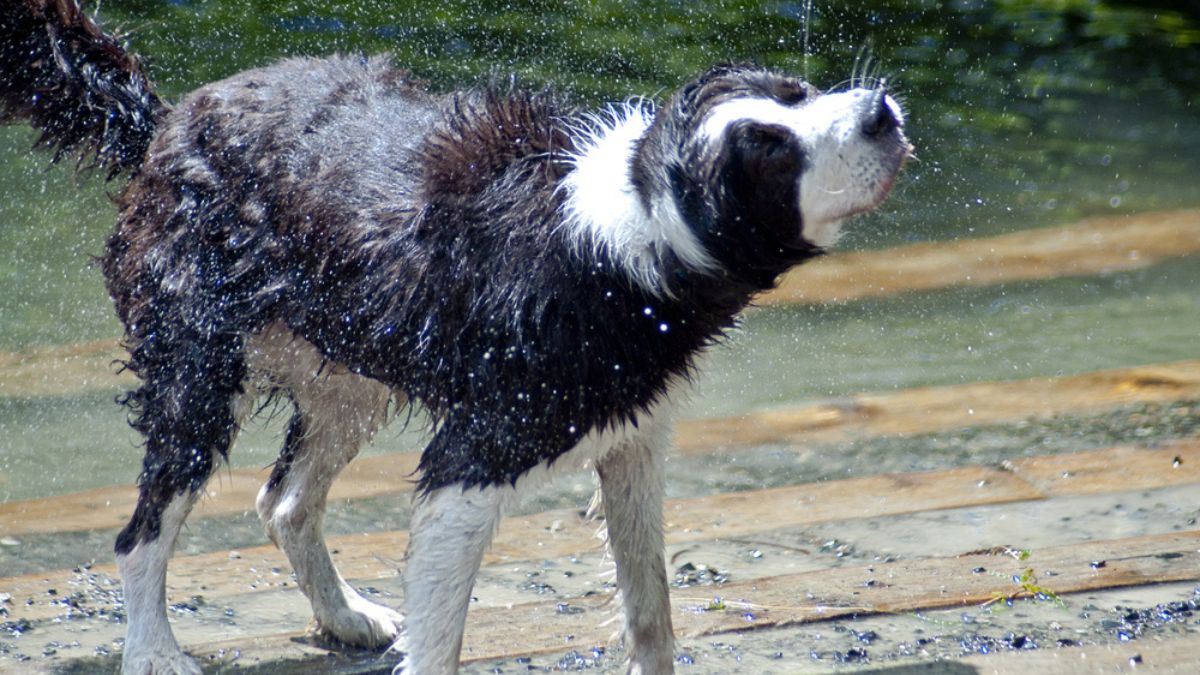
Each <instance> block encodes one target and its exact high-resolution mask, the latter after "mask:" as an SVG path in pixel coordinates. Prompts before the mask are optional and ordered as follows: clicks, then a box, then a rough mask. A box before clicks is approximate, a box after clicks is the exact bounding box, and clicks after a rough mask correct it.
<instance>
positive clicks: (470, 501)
mask: <svg viewBox="0 0 1200 675" xmlns="http://www.w3.org/2000/svg"><path fill="white" fill-rule="evenodd" d="M511 494H512V490H511V489H509V488H507V487H487V488H463V486H462V485H449V486H447V487H443V488H439V489H437V490H433V491H431V492H428V493H426V494H422V495H419V496H418V497H417V498H416V508H415V510H414V512H413V519H412V527H411V532H410V534H409V541H408V555H407V556H406V557H405V566H404V607H405V618H406V626H405V633H406V635H405V637H404V638H403V640H402V641H401V642H398V643H397V644H396V650H397V651H402V652H405V658H404V661H403V662H402V663H401V664H400V665H399V666H397V668H396V671H395V672H397V673H406V674H410V675H450V674H451V673H454V672H456V670H457V668H458V657H459V651H460V650H461V649H462V640H463V629H464V625H465V622H466V618H467V606H468V604H469V603H470V600H471V589H472V587H473V586H474V585H475V575H476V574H477V573H478V572H479V565H480V563H482V562H483V553H484V551H485V550H487V547H488V546H489V545H490V544H491V541H492V536H493V535H494V534H495V532H496V527H497V525H498V523H499V521H500V516H501V513H502V510H503V504H504V502H505V499H506V498H507V497H510V496H511Z"/></svg>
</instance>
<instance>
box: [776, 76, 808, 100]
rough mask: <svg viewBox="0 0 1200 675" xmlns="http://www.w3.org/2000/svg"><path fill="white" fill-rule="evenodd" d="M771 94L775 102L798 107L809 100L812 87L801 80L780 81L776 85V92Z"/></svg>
mask: <svg viewBox="0 0 1200 675" xmlns="http://www.w3.org/2000/svg"><path fill="white" fill-rule="evenodd" d="M771 93H772V95H773V96H774V98H775V100H777V101H779V102H780V103H782V104H784V105H796V104H797V103H802V102H804V100H805V99H806V98H808V96H809V94H810V93H812V87H811V86H809V85H808V84H807V83H805V82H801V81H800V80H779V81H778V82H777V83H776V85H775V91H773V92H771Z"/></svg>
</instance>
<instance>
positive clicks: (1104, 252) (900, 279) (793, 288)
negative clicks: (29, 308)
mask: <svg viewBox="0 0 1200 675" xmlns="http://www.w3.org/2000/svg"><path fill="white" fill-rule="evenodd" d="M1196 253H1200V210H1182V211H1166V212H1158V213H1145V214H1134V215H1124V216H1116V217H1111V218H1092V219H1088V220H1084V221H1082V222H1079V223H1075V224H1071V225H1065V226H1061V227H1051V228H1039V229H1033V230H1023V231H1020V232H1013V233H1010V234H1004V235H999V236H996V237H987V238H979V239H965V240H961V241H949V242H946V241H939V242H929V243H923V244H912V245H908V246H901V247H897V248H892V249H886V250H881V251H857V252H848V253H834V254H832V255H829V256H826V257H824V258H821V259H819V260H816V261H813V262H810V263H808V264H807V265H803V266H801V267H798V268H796V269H795V270H793V271H792V272H791V273H790V274H788V275H787V276H786V277H784V279H783V280H782V282H781V284H780V286H779V288H778V289H776V290H774V291H772V292H769V293H766V294H764V295H763V296H761V297H760V298H759V299H758V301H757V302H758V304H762V305H781V304H795V303H827V302H846V301H849V300H855V299H860V298H867V297H878V296H885V295H892V294H896V293H903V292H907V291H915V290H932V289H937V288H946V287H950V286H964V285H971V286H980V285H987V284H995V283H1001V282H1006V281H1020V280H1032V279H1051V278H1056V277H1062V276H1071V275H1084V274H1098V273H1103V272H1111V271H1116V270H1126V269H1135V268H1138V267H1144V266H1146V265H1152V264H1154V263H1156V262H1159V261H1161V260H1164V259H1168V258H1174V257H1179V256H1185V255H1194V254H1196ZM123 358H125V353H124V351H123V350H122V349H121V348H120V347H119V346H118V345H117V342H116V341H115V340H104V341H97V342H90V343H86V344H79V345H63V346H53V347H42V348H37V349H33V350H27V351H23V352H8V353H4V352H0V397H26V396H61V395H68V394H78V393H81V392H85V391H105V390H112V389H116V388H119V387H126V386H129V385H130V384H131V383H132V381H133V380H132V377H131V376H130V375H129V374H128V373H125V374H121V375H118V374H117V373H116V371H115V369H114V368H113V363H114V361H116V360H119V359H123Z"/></svg>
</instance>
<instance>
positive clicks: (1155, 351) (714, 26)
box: [0, 0, 1200, 501]
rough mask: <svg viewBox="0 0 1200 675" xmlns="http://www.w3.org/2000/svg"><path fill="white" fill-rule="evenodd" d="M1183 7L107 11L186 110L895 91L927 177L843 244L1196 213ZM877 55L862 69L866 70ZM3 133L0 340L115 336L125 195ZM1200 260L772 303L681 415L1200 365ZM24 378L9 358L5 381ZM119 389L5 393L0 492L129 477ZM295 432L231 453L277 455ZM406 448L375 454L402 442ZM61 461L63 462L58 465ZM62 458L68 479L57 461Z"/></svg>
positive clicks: (132, 460) (146, 7)
mask: <svg viewBox="0 0 1200 675" xmlns="http://www.w3.org/2000/svg"><path fill="white" fill-rule="evenodd" d="M1188 7H1190V5H1189V4H1188V3H1180V2H1176V3H1171V2H1151V3H1137V2H1123V3H1114V2H1083V1H1082V0H1081V1H1079V2H1033V1H1017V0H1006V1H997V2H970V1H965V0H960V1H957V2H951V3H945V2H921V1H918V0H906V1H898V0H890V1H886V2H862V3H851V2H817V3H814V5H813V12H812V22H811V25H810V26H809V28H810V30H809V32H808V35H807V42H808V44H809V48H810V53H809V54H807V55H806V53H805V51H804V48H803V46H804V44H805V39H806V38H805V35H806V33H805V26H804V24H803V16H804V3H802V2H762V3H752V2H677V1H667V0H659V1H656V2H649V3H618V2H596V3H586V4H585V3H579V4H578V5H576V4H564V3H539V2H487V1H483V2H481V1H479V0H475V1H473V2H443V3H397V2H381V1H380V2H376V1H371V2H351V3H332V2H298V1H297V2H288V3H277V2H265V1H260V0H256V1H254V2H244V1H243V2H235V1H228V0H226V1H221V2H217V1H204V0H175V1H171V2H155V1H151V0H107V1H106V2H105V3H104V4H103V9H102V19H103V20H104V21H105V22H106V24H107V25H109V26H121V27H123V28H124V29H125V32H126V33H128V34H129V35H130V36H131V37H130V40H131V42H132V44H133V46H134V49H135V50H136V51H138V52H139V53H142V54H145V55H146V56H147V57H148V59H149V62H150V71H151V72H152V73H153V76H154V78H155V80H156V81H157V83H158V85H159V87H160V89H161V90H162V91H163V92H165V94H166V96H167V98H168V99H173V98H175V97H177V96H178V95H179V94H180V93H181V92H184V91H187V90H189V89H190V88H192V87H194V86H196V85H198V84H200V83H203V82H206V81H209V80H212V79H215V78H218V77H222V76H225V75H228V74H230V73H233V72H236V71H237V70H240V69H243V68H247V67H251V66H255V65H260V64H263V63H266V62H269V61H270V60H271V59H273V58H276V57H278V56H281V55H295V54H312V55H319V54H326V53H330V52H335V51H337V52H347V51H350V52H353V51H365V52H376V51H384V50H390V51H392V52H394V53H395V54H396V58H397V60H398V61H399V62H401V63H405V64H408V65H409V66H410V67H411V68H412V69H413V70H414V72H415V73H416V74H417V75H419V76H420V77H422V78H424V79H427V80H429V81H430V82H431V83H432V85H433V86H435V87H449V86H452V85H474V84H478V83H481V82H484V81H486V80H487V79H489V78H494V77H506V76H507V74H508V73H517V74H518V75H519V76H520V77H521V78H523V79H524V80H525V81H527V82H529V83H532V84H534V85H536V86H541V85H542V84H551V85H553V86H556V87H558V88H561V89H565V90H566V91H568V92H569V93H570V95H572V96H573V97H575V98H576V99H577V100H579V101H580V102H581V103H582V104H584V105H587V106H594V105H598V104H599V103H601V102H604V101H613V100H618V101H619V100H622V99H625V98H628V97H630V96H642V95H644V96H651V97H655V96H660V95H662V94H663V92H666V91H668V90H670V89H671V88H672V87H673V86H676V85H677V84H678V83H680V82H681V81H682V80H684V79H686V78H688V77H689V76H691V75H694V74H695V73H697V72H698V71H700V70H701V69H703V68H704V67H706V66H707V65H710V64H712V63H714V62H718V61H741V60H754V61H757V62H759V63H763V64H766V65H769V66H772V67H776V68H779V69H783V70H788V71H792V72H797V73H807V74H808V77H809V78H810V79H811V80H812V81H813V82H814V83H815V84H817V85H818V86H820V87H829V86H833V85H836V84H838V83H840V82H843V81H844V80H846V79H847V78H848V77H849V76H850V75H851V72H852V70H853V69H854V67H855V63H856V62H858V63H859V64H860V67H859V72H861V71H863V70H867V71H868V72H869V73H870V74H872V75H878V76H883V77H887V78H888V80H889V82H890V83H891V85H890V86H891V87H892V88H893V89H894V90H895V91H897V92H898V93H899V95H900V96H901V98H902V100H903V101H904V103H905V106H906V108H907V109H908V113H909V131H910V135H911V137H912V138H913V141H914V143H915V144H916V146H917V154H918V157H919V161H916V162H913V163H911V164H910V165H909V168H908V169H907V170H906V174H905V176H904V177H903V178H902V180H901V182H900V183H899V184H898V186H897V188H896V190H895V193H894V195H893V197H892V198H891V199H890V200H889V202H888V203H887V204H886V205H885V206H884V208H883V209H882V210H881V211H880V212H878V213H876V214H872V215H871V216H868V217H865V218H862V219H860V220H859V221H857V222H856V223H854V224H853V225H852V226H851V227H850V234H849V236H848V237H847V240H846V241H845V247H847V248H878V247H884V246H889V245H895V244H899V243H905V242H912V241H928V240H951V239H959V238H966V237H978V236H989V235H994V234H999V233H1003V232H1010V231H1015V230H1021V229H1028V228H1033V227H1045V226H1051V225H1056V224H1061V223H1068V222H1073V221H1075V220H1077V219H1079V218H1082V217H1086V216H1093V215H1110V214H1123V213H1132V212H1143V211H1151V210H1157V209H1169V208H1182V207H1200V178H1198V176H1200V10H1196V9H1190V10H1189V9H1188ZM868 60H869V61H870V62H871V63H874V64H876V65H874V66H866V65H863V64H866V63H867V61H868ZM33 140H34V135H33V134H32V132H30V131H29V130H27V129H24V128H5V129H0V352H4V351H20V350H25V349H30V348H34V347H39V346H48V345H67V344H72V343H77V342H82V341H88V340H95V339H101V338H112V337H115V336H117V335H118V334H119V326H118V325H117V323H116V321H115V320H114V318H113V317H112V312H111V308H110V306H109V303H108V300H107V297H106V295H105V293H104V290H103V285H102V280H101V278H100V274H99V272H98V270H97V269H96V268H95V267H94V266H93V265H92V263H91V256H93V255H95V254H97V253H98V252H99V251H100V250H101V248H102V246H103V242H104V238H105V236H106V235H107V232H108V230H109V229H110V228H111V226H112V222H113V220H114V217H115V212H114V208H113V206H112V204H111V200H110V197H109V194H110V193H111V192H115V191H117V190H118V189H119V185H117V184H107V185H106V184H105V183H104V182H103V181H101V180H99V179H97V178H96V177H94V176H86V175H85V176H75V175H72V172H71V171H70V170H69V167H68V166H59V167H54V168H50V169H47V168H46V157H45V156H44V155H41V154H33V153H30V152H29V151H28V149H29V147H30V146H31V144H32V143H33ZM1197 288H1200V259H1197V258H1196V257H1191V258H1183V259H1179V260H1176V261H1172V262H1167V263H1162V264H1159V265H1156V266H1153V267H1150V268H1146V269H1143V270H1138V271H1134V272H1124V273H1120V274H1111V275H1100V276H1093V277H1086V278H1068V279H1058V280H1051V281H1041V282H1028V283H1019V284H1006V285H998V286H992V287H986V288H973V289H951V290H944V291H937V292H929V293H919V294H910V295H904V296H899V297H895V298H888V299H879V300H868V301H861V302H853V303H848V304H842V305H837V306H829V307H808V308H776V309H770V310H760V311H756V312H753V313H752V314H751V315H749V316H748V317H747V320H746V324H745V327H744V329H743V330H742V331H740V333H739V334H738V335H737V338H736V341H735V343H734V344H733V345H732V346H729V347H726V348H722V349H719V350H716V351H715V352H714V353H713V354H712V355H711V356H710V357H708V359H707V363H708V365H709V368H708V371H709V372H708V374H707V375H706V376H705V377H704V378H703V379H702V380H701V382H700V386H699V389H698V392H697V394H696V396H695V397H694V400H693V402H692V404H691V407H690V408H689V411H688V414H690V415H724V414H733V413H737V412H740V411H745V410H752V409H758V408H762V407H769V406H778V405H787V404H794V403H797V402H802V401H811V400H816V399H824V398H829V397H839V396H845V395H848V394H851V393H853V392H858V391H876V390H891V389H896V388H903V387H909V386H919V385H929V384H955V383H961V382H970V381H978V380H994V379H1009V378H1023V377H1031V376H1039V375H1054V374H1060V373H1064V374H1065V373H1076V372H1084V371H1089V370H1096V369H1101V368H1112V367H1119V366H1128V365H1136V364H1142V363H1154V362H1162V361H1169V360H1174V359H1185V358H1197V357H1200V346H1198V343H1200V339H1198V338H1200V293H1198V292H1197V291H1196V289H1197ZM3 377H5V373H4V372H3V370H2V369H0V378H3ZM115 393H116V392H101V393H89V394H85V395H78V396H60V397H41V398H23V399H20V398H18V399H4V400H0V501H5V500H10V499H24V498H29V497H35V496H44V495H50V494H60V493H64V492H70V491H74V490H79V489H84V488H87V487H91V486H95V485H105V484H117V483H128V482H130V481H131V480H132V479H133V477H134V475H135V474H136V471H137V467H138V465H139V456H140V452H139V450H138V448H137V445H136V439H135V438H134V436H133V435H132V433H131V432H130V431H129V430H128V429H127V428H126V427H125V426H124V413H123V412H122V411H121V410H119V409H118V408H117V407H116V406H115V405H113V404H112V398H113V396H114V395H115ZM277 436H278V431H277V429H276V428H275V427H273V426H271V425H267V426H266V427H264V428H261V429H258V430H257V431H255V432H254V433H252V434H250V435H249V438H248V439H247V443H245V444H243V446H242V447H239V448H238V449H237V451H236V452H235V455H234V463H235V465H240V466H262V465H264V464H267V463H268V462H270V461H271V459H272V456H273V453H274V446H275V445H277V444H278V442H279V439H278V437H277ZM414 436H415V435H414V434H412V433H409V434H407V435H403V434H392V435H388V436H385V437H384V438H383V439H381V440H380V441H379V442H377V443H376V445H375V447H374V448H373V449H372V451H373V452H381V451H386V450H391V449H395V448H397V447H403V448H410V447H412V446H413V444H415V443H416V442H417V441H416V439H415V437H414ZM47 467H53V468H52V469H48V468H47ZM63 467H66V469H64V468H63Z"/></svg>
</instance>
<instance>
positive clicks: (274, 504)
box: [249, 327, 403, 648]
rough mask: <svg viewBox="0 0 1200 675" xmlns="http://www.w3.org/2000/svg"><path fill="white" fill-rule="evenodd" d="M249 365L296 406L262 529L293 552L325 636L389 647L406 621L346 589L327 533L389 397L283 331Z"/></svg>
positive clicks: (267, 492)
mask: <svg viewBox="0 0 1200 675" xmlns="http://www.w3.org/2000/svg"><path fill="white" fill-rule="evenodd" d="M249 359H250V363H251V367H252V369H254V370H256V371H261V372H263V373H264V374H265V375H267V376H268V377H269V378H270V379H271V381H272V383H273V384H275V386H280V387H282V388H283V389H284V390H285V391H287V392H288V394H289V395H290V396H291V399H292V403H293V404H294V406H295V412H294V414H293V416H292V418H291V421H290V422H289V424H288V430H287V436H286V439H285V441H284V446H283V450H282V451H281V453H280V456H279V460H278V461H277V462H276V463H275V468H274V470H273V471H272V472H271V477H270V478H269V479H268V480H267V482H266V484H265V485H263V487H262V490H261V491H259V495H258V502H257V506H258V514H259V518H260V519H261V520H262V523H263V527H264V528H265V529H266V531H267V535H268V536H270V537H271V540H272V541H274V542H275V545H276V546H278V547H279V548H280V549H282V550H283V551H284V553H286V554H287V557H288V561H289V562H290V563H291V565H292V569H293V570H295V572H296V578H297V580H298V581H299V584H300V589H301V590H302V591H303V592H304V594H305V595H306V596H308V599H309V602H311V603H312V608H313V616H314V617H315V618H316V623H317V629H318V631H319V632H320V633H321V634H323V635H325V636H327V637H331V638H333V639H335V640H337V641H339V642H342V643H345V644H349V645H354V646H359V647H369V648H377V647H386V646H389V645H391V644H392V643H393V642H394V641H395V640H396V637H397V635H398V634H399V631H400V626H401V623H402V621H403V617H402V616H401V615H400V614H399V613H397V612H395V611H393V610H391V609H388V608H387V607H383V606H381V605H377V604H375V603H372V602H370V601H368V600H366V599H364V598H363V597H362V596H361V595H359V593H358V591H356V590H354V588H352V587H351V586H350V584H348V583H346V581H345V580H344V579H343V578H342V577H341V575H340V574H338V572H337V569H336V568H335V567H334V564H333V560H332V559H331V558H330V555H329V549H328V548H327V547H326V546H325V540H324V536H323V534H322V531H321V530H322V524H323V522H324V517H325V503H326V497H327V495H328V493H329V488H330V487H331V486H332V485H333V481H334V479H335V478H336V477H337V475H338V473H339V472H340V471H341V470H342V469H343V468H344V467H345V466H346V465H347V464H349V463H350V460H352V459H353V458H354V456H355V455H356V454H358V450H359V447H361V446H362V445H363V444H364V443H366V442H367V441H368V440H369V439H370V438H371V436H372V435H373V434H374V433H375V431H376V430H378V429H379V427H380V426H382V425H383V423H384V422H385V420H386V414H387V406H388V400H389V398H390V397H391V392H390V391H389V390H388V389H387V388H386V387H385V386H383V385H382V384H380V383H378V382H376V381H374V380H370V379H367V378H365V377H362V376H359V375H354V374H352V373H349V372H347V371H345V370H344V369H340V368H337V367H334V366H328V365H325V364H324V362H323V361H322V358H321V355H320V354H319V353H318V352H317V350H316V348H314V347H313V346H312V345H311V344H310V343H308V342H306V341H305V340H303V339H300V338H298V337H295V336H293V335H292V334H291V333H290V331H286V329H280V328H278V327H276V328H272V329H268V330H267V331H265V332H264V333H263V334H261V335H260V336H258V337H257V338H256V339H255V341H254V343H253V344H252V346H251V348H250V350H249Z"/></svg>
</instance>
